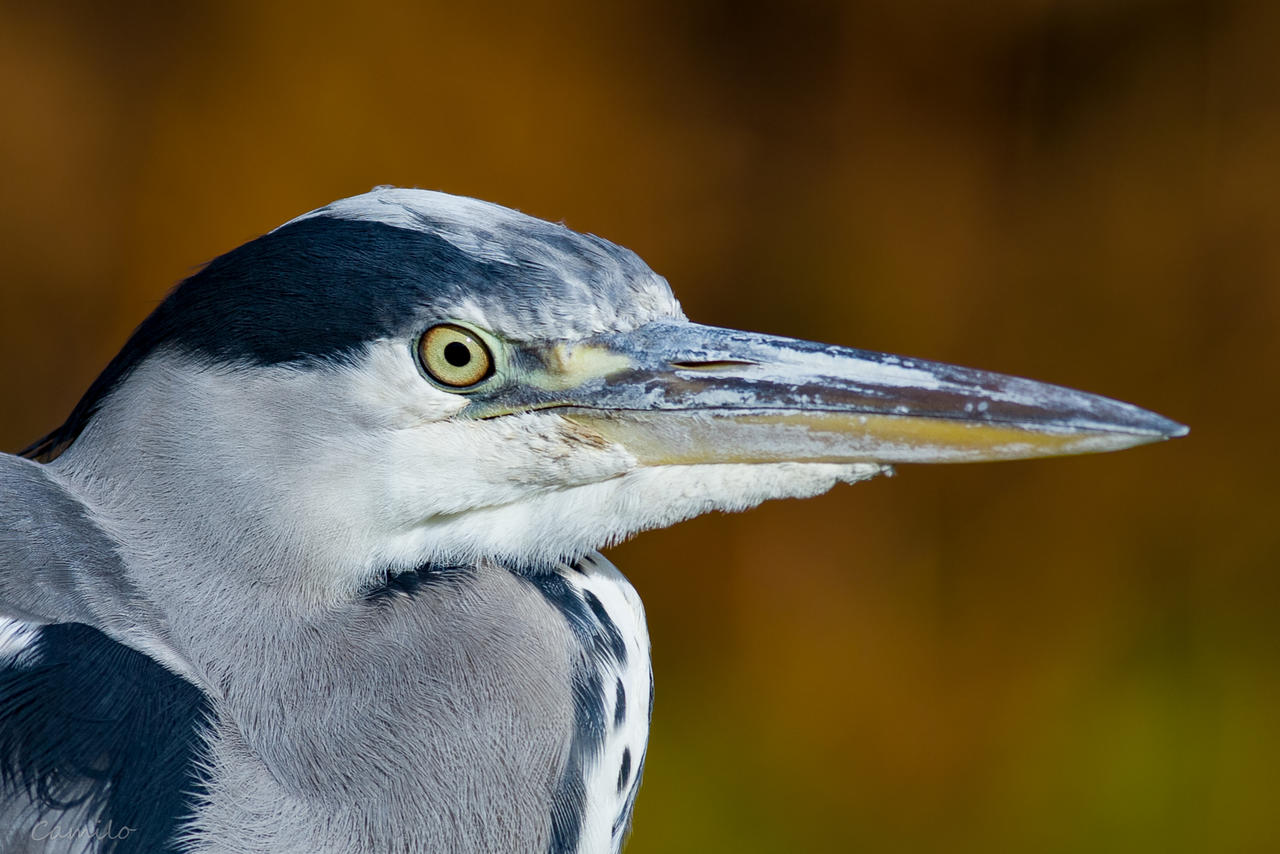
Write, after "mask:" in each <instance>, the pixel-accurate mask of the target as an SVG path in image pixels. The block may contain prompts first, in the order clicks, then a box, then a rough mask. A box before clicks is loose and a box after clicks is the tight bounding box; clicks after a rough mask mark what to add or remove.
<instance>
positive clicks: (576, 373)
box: [477, 322, 1187, 465]
mask: <svg viewBox="0 0 1280 854" xmlns="http://www.w3.org/2000/svg"><path fill="white" fill-rule="evenodd" d="M529 355H530V356H532V357H534V358H533V359H531V360H530V363H529V367H530V370H529V371H528V372H527V373H526V376H527V379H528V382H527V383H525V384H522V386H521V390H520V391H517V390H516V389H509V390H508V394H504V395H502V397H504V398H509V395H511V394H513V393H514V394H515V395H517V396H519V397H520V398H522V399H521V400H519V401H513V400H510V399H508V400H506V401H504V403H507V404H509V405H510V404H515V405H517V406H519V407H520V408H523V409H543V408H557V409H559V411H560V412H561V413H562V414H563V415H564V417H566V418H568V419H570V420H571V421H574V422H576V423H577V424H578V425H580V426H582V427H584V428H586V429H588V430H591V431H593V432H596V433H598V434H600V435H601V436H603V437H604V438H606V439H608V440H611V441H614V442H618V443H620V444H622V445H623V446H625V447H626V448H627V449H628V450H629V451H630V452H631V453H632V454H633V455H634V456H636V458H637V459H639V460H640V461H641V462H642V463H645V464H650V465H662V464H680V463H720V462H782V461H798V462H842V463H844V462H875V463H915V462H978V461H984V460H1007V459H1020V458H1030V457H1045V456H1058V455H1063V454H1083V453H1094V452H1098V451H1114V450H1119V449H1122V448H1129V447H1133V446H1135V445H1142V444H1146V443H1148V442H1155V441H1159V440H1162V439H1169V438H1172V437H1175V436H1182V435H1184V434H1186V432H1187V428H1186V427H1184V426H1182V425H1181V424H1178V423H1176V422H1174V421H1170V420H1169V419H1167V418H1164V417H1162V416H1160V415H1156V414H1155V413H1153V412H1148V411H1146V410H1144V409H1139V408H1138V407H1136V406H1131V405H1129V404H1127V403H1120V402H1118V401H1115V400H1109V399H1107V398H1105V397H1099V396H1097V395H1092V394H1086V393H1084V392H1079V391H1073V390H1071V389H1068V388H1063V387H1061V386H1055V385H1049V384H1047V383H1039V382H1033V381H1031V380H1024V379H1019V378H1017V377H1010V376H1005V375H1002V374H994V373H988V372H985V371H977V370H972V369H969V368H961V367H956V366H954V365H946V364H941V363H937V362H926V361H921V360H918V359H905V358H901V357H898V356H891V355H886V354H883V353H872V352H867V351H864V350H854V349H851V348H847V347H836V346H830V345H826V344H817V343H813V342H809V341H798V340H794V339H790V338H780V337H776V336H772V335H759V334H754V333H750V332H738V331H736V330H732V329H720V328H716V327H712V326H700V325H697V324H692V323H679V322H656V323H651V324H648V325H646V326H643V327H641V328H639V329H636V330H633V331H631V332H626V333H607V334H604V335H599V336H596V337H594V338H589V339H586V340H583V341H579V342H573V343H563V342H562V343H558V344H555V345H553V346H550V347H546V348H542V349H540V350H538V351H536V352H532V351H531V352H530V353H529ZM496 402H497V401H496V400H495V401H494V403H496ZM503 408H504V409H506V407H505V406H504V407H503ZM507 411H511V410H510V409H507ZM477 414H479V415H480V417H484V415H483V405H482V408H481V412H480V413H477ZM493 414H497V413H496V412H495V413H493Z"/></svg>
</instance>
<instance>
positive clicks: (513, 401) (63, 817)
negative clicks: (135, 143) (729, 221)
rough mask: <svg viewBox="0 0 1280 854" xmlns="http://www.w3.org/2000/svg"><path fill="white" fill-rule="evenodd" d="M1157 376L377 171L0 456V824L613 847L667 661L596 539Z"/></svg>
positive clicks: (170, 309) (421, 848)
mask: <svg viewBox="0 0 1280 854" xmlns="http://www.w3.org/2000/svg"><path fill="white" fill-rule="evenodd" d="M1183 432H1185V428H1183V427H1181V426H1180V425H1178V424H1176V423H1174V422H1172V421H1170V420H1168V419H1165V418H1163V417H1161V416H1159V415H1156V414H1154V413H1151V412H1147V411H1144V410H1142V409H1138V408H1137V407H1134V406H1130V405H1128V404H1124V403H1119V402H1116V401H1112V400H1108V399H1105V398H1101V397H1097V396H1094V395H1089V394H1084V393H1081V392H1077V391H1072V390H1068V389H1065V388H1061V387H1057V386H1051V385H1046V384H1043V383H1037V382H1032V381H1028V380H1023V379H1017V378H1012V377H1007V376H1002V375H997V374H991V373H985V372H980V371H975V370H970V369H966V368H961V367H954V366H949V365H943V364H938V363H933V362H926V361H921V360H915V359H907V358H900V357H895V356H890V355H885V354H879V353H871V352H866V351H860V350H854V349H849V348H845V347H837V346H829V345H824V344H816V343H811V342H805V341H798V340H792V339H787V338H780V337H774V336H770V335H762V334H755V333H748V332H740V331H735V330H730V329H720V328H715V327H710V326H702V325H698V324H695V323H692V322H690V321H688V320H687V319H686V318H685V316H684V314H683V312H682V311H681V308H680V306H679V304H678V302H677V301H676V300H675V298H674V297H673V296H672V293H671V290H670V288H669V287H668V285H667V283H666V282H665V281H664V280H663V279H662V278H661V277H660V276H658V275H657V274H655V273H654V272H652V271H651V270H650V269H649V268H648V267H647V266H646V265H645V264H644V263H643V262H642V261H641V260H640V259H639V258H638V257H637V256H636V255H634V254H633V253H631V252H629V251H628V250H626V249H623V248H621V247H619V246H616V245H614V244H612V243H610V242H608V241H605V240H603V239H600V238H597V237H594V236H590V235H584V234H579V233H575V232H573V231H571V230H569V229H568V228H566V227H564V226H562V225H556V224H552V223H548V222H544V221H541V220H538V219H534V218H532V217H528V216H525V215H522V214H520V213H517V212H515V211H512V210H509V209H506V208H502V207H499V206H496V205H492V204H488V203H484V202H479V201H475V200H471V199H465V198H458V197H453V196H449V195H445V194H442V193H435V192H427V191H421V190H404V189H394V188H378V189H376V190H374V191H373V192H370V193H367V194H364V195H361V196H356V197H354V198H350V199H346V200H342V201H339V202H335V203H333V204H331V205H328V206H326V207H323V208H320V209H318V210H316V211H313V212H311V213H308V214H305V215H303V216H301V217H299V218H297V219H295V220H292V221H291V222H288V223H286V224H284V225H282V226H281V227H279V228H277V229H275V230H274V231H271V232H269V233H268V234H266V235H263V236H262V237H259V238H257V239H255V240H253V241H251V242H249V243H247V244H245V245H243V246H241V247H239V248H237V249H235V250H232V251H231V252H229V253H227V254H225V255H223V256H221V257H219V258H217V259H215V260H214V261H212V262H210V263H209V264H208V265H207V266H205V267H204V268H203V269H201V270H200V271H199V272H197V273H195V274H194V275H193V276H191V277H190V278H189V279H187V280H186V281H185V282H183V283H181V284H180V285H179V286H178V287H177V288H176V289H175V290H174V291H173V292H172V293H171V294H170V295H169V296H168V297H167V298H166V299H165V300H164V301H163V302H162V303H161V304H160V305H159V306H158V307H157V308H156V309H155V311H154V312H153V313H152V314H151V315H150V316H148V317H147V318H146V319H145V320H143V322H142V323H141V325H140V326H139V327H138V329H137V331H136V332H135V333H134V334H133V336H132V337H131V338H130V339H129V341H128V342H127V343H126V344H125V346H124V348H123V349H122V350H121V352H120V353H119V355H117V356H116V357H115V358H114V359H113V360H112V361H111V362H110V364H109V365H108V366H107V367H106V369H105V370H104V371H103V373H102V374H101V375H100V376H99V377H98V379H97V380H96V381H95V382H94V383H93V384H92V386H91V387H90V388H89V390H88V392H87V393H86V394H85V395H84V397H83V398H82V399H81V401H80V402H79V404H78V405H77V406H76V407H75V409H74V410H73V411H72V413H71V415H70V416H69V417H68V419H67V420H66V422H65V423H64V424H63V425H62V426H61V427H59V428H57V429H56V430H54V431H53V432H51V433H50V434H49V435H48V436H46V437H45V438H43V439H42V440H40V441H38V442H36V443H35V444H34V445H32V446H31V447H30V448H28V449H27V450H26V451H25V452H23V454H21V455H3V456H0V615H3V616H4V617H5V618H6V622H5V624H4V634H3V636H2V639H0V641H2V642H0V652H2V653H3V658H2V659H0V796H2V800H0V805H2V806H0V812H2V814H3V817H2V819H0V848H3V850H4V851H6V852H26V851H40V852H73V851H74V852H80V851H92V852H134V851H136V852H160V851H166V852H206V854H212V852H226V854H250V852H272V854H281V852H299V854H304V852H305V854H326V852H349V851H360V852H374V854H377V853H378V852H463V851H468V852H469V851H475V852H549V854H570V852H584V854H585V853H586V852H610V851H612V852H617V851H618V850H620V848H621V846H622V844H623V841H624V838H625V836H626V833H627V829H628V826H629V823H630V817H631V812H632V807H633V804H634V801H635V797H636V792H637V789H638V787H639V784H640V779H641V774H642V770H643V765H644V758H645V745H646V740H647V732H648V725H649V717H650V713H651V708H652V700H653V682H652V676H651V671H650V666H649V641H648V635H647V632H646V628H645V620H644V612H643V609H642V606H641V603H640V600H639V597H638V596H637V595H636V592H635V591H634V589H633V588H632V587H631V585H630V584H629V583H628V582H627V580H626V579H625V578H624V577H623V575H622V574H621V573H620V572H619V571H618V570H617V569H616V568H614V567H613V566H612V565H610V563H609V562H608V561H607V560H605V559H604V558H603V557H602V556H601V555H600V554H599V553H598V552H597V550H598V549H600V548H603V547H605V546H607V545H609V544H612V543H615V542H617V541H619V540H621V539H623V538H625V537H627V536H630V535H631V534H634V533H636V532H639V531H643V530H646V529H651V528H655V527H660V526H665V525H670V524H673V523H675V522H678V521H680V520H683V519H687V518H690V517H692V516H695V515H697V514H701V513H705V512H708V511H711V510H742V509H745V508H749V507H752V506H754V505H756V504H759V503H760V502H762V501H765V500H767V499H773V498H782V497H805V496H812V495H816V494H819V493H822V492H825V491H827V490H829V489H830V488H832V487H833V486H834V485H835V484H837V483H841V482H847V483H852V482H856V481H861V480H866V479H868V478H871V477H873V476H875V475H876V474H879V473H882V472H884V471H886V470H887V467H889V466H891V465H893V464H895V463H913V462H947V461H977V460H997V459H1014V458H1026V457H1037V456H1047V455H1058V454H1074V453H1086V452H1095V451H1108V450H1115V449H1120V448H1127V447H1131V446H1134V445H1139V444H1143V443H1146V442H1152V441H1156V440H1160V439H1165V438H1169V437H1173V436H1178V435H1181V434H1182V433H1183Z"/></svg>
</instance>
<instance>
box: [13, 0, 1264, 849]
mask: <svg viewBox="0 0 1280 854" xmlns="http://www.w3.org/2000/svg"><path fill="white" fill-rule="evenodd" d="M1278 44H1280V3H1275V2H1266V0H1259V2H1243V1H1241V2H1234V0H1223V2H1216V3H1215V2H1207V0H1080V2H1053V0H984V2H982V3H967V4H960V3H941V2H936V3H935V2H924V0H905V2H904V0H873V1H872V2H843V3H842V2H795V3H790V4H777V5H764V4H756V3H730V2H717V3H703V2H687V0H671V2H651V3H647V4H643V5H638V4H637V5H629V6H623V5H621V4H618V5H614V4H601V3H587V2H581V3H575V2H536V1H535V2H527V3H524V4H520V5H518V6H514V5H513V6H505V5H487V4H484V3H480V4H471V5H470V6H468V7H466V8H462V7H461V4H456V3H438V4H437V3H400V4H395V3H372V4H367V8H365V9H363V10H362V11H360V12H358V13H354V12H351V11H348V10H347V9H346V4H340V3H334V2H330V0H313V2H310V3H306V4H294V5H282V4H275V3H263V2H256V0H255V2H245V0H232V2H228V0H221V2H217V3H211V2H204V3H158V2H157V3H151V2H141V0H123V1H122V2H113V3H100V2H88V0H86V2H83V3H57V2H54V3H43V4H36V3H30V4H23V5H21V6H20V5H19V4H17V3H6V4H4V5H3V7H0V104H3V111H4V118H3V122H2V124H0V175H2V176H3V177H2V178H0V356H2V357H3V364H4V366H5V369H4V370H3V371H2V372H0V384H2V385H0V448H3V449H5V450H9V451H12V450H16V449H17V448H19V447H21V446H22V445H23V444H25V443H26V442H27V441H28V440H30V439H32V438H34V437H36V436H38V435H39V434H41V433H42V432H43V431H45V430H46V429H48V428H50V427H52V426H54V425H55V424H57V423H58V422H59V421H60V420H61V419H62V417H63V416H64V415H65V414H66V413H67V412H68V411H69V409H70V408H71V407H72V405H73V404H74V403H75V401H76V399H77V398H78V397H79V395H80V393H81V392H82V391H83V390H84V389H85V387H86V386H87V385H88V383H89V382H90V381H91V380H92V378H93V377H94V375H95V374H96V372H97V370H98V369H99V368H100V367H101V366H102V365H103V364H105V362H106V361H107V359H109V358H110V356H111V355H112V354H113V353H114V352H115V350H116V349H117V348H118V347H119V346H120V344H121V343H122V342H123V341H124V339H125V337H126V336H127V335H128V333H129V331H130V330H131V328H132V327H133V326H134V325H135V324H136V323H138V322H139V321H140V320H141V319H142V317H143V316H144V315H145V314H146V313H147V312H148V311H149V310H150V309H151V308H152V307H153V306H155V305H156V303H157V301H158V300H159V299H160V298H161V297H162V295H163V294H164V293H165V292H166V290H167V289H168V288H169V287H170V286H171V285H172V284H173V283H175V282H176V281H178V280H179V279H180V278H182V277H183V276H185V275H187V274H188V273H189V272H190V271H192V270H193V269H194V268H195V266H196V265H198V264H200V263H202V262H204V261H206V260H208V259H210V258H212V257H213V256H215V255H217V254H219V253H221V252H223V251H226V250H228V249H230V248H232V247H233V246H235V245H237V244H238V243H240V242H242V241H244V240H246V239H248V238H251V237H253V236H255V235H257V234H259V233H261V232H263V231H265V230H267V229H270V228H272V227H273V226H275V225H277V224H279V223H280V222H282V221H284V220H286V219H288V218H290V217H292V216H294V215H296V214H298V213H301V212H303V211H306V210H308V209H310V208H313V207H316V206H318V205H321V204H323V203H325V202H328V201H330V200H332V199H334V198H337V197H341V196H346V195H351V194H355V193H359V192H362V191H364V190H367V189H369V188H370V187H372V186H373V185H375V184H381V183H394V184H401V185H411V186H412V185H416V186H422V187H429V188H438V189H444V190H448V191H451V192H455V193H464V194H467V195H474V196H479V197H482V198H486V199H490V200H493V201H497V202H501V203H503V204H506V205H510V206H513V207H517V208H520V209H522V210H524V211H526V212H529V213H532V214H535V215H538V216H542V217H546V218H549V219H555V220H564V221H565V222H566V223H567V224H568V225H570V226H571V227H573V228H576V229H579V230H585V231H591V232H595V233H598V234H601V235H603V236H606V237H608V238H611V239H613V240H615V241H617V242H620V243H622V244H624V245H627V246H630V247H631V248H633V249H635V250H636V251H638V252H639V253H640V254H641V255H642V256H643V257H644V258H646V259H647V260H648V261H649V263H650V264H651V265H652V266H653V267H654V268H655V269H656V270H658V271H659V272H660V273H662V274H664V275H666V276H667V278H668V279H669V280H670V282H671V283H672V285H673V287H674V288H675V290H676V293H677V294H678V295H679V296H680V297H681V298H682V300H683V303H684V306H685V308H686V310H687V312H688V314H689V315H690V316H691V317H692V318H693V319H695V320H699V321H703V322H711V323H716V324H720V325H732V326H739V327H743V328H747V329H753V330H761V331H767V332H775V333H780V334H787V335H795V336H800V337H806V338H814V339H819V340H826V341H832V342H838V343H843V344H850V345H855V346H860V347H866V348H873V349H882V350H889V351H894V352H900V353H907V354H910V355H915V356H921V357H928V358H934V359H941V360H946V361H953V362H959V363H963V364H967V365H972V366H975V367H981V368H988V369H994V370H1000V371H1004V372H1009V373H1016V374H1023V375H1026V376H1031V377H1034V378H1037V379H1043V380H1049V381H1053V382H1058V383H1063V384H1066V385H1070V386H1075V387H1079V388H1082V389H1086V390H1090V391H1095V392H1100V393H1103V394H1108V395H1111V396H1114V397H1119V398H1121V399H1124V400H1131V401H1134V402H1137V403H1139V404H1141V405H1143V406H1146V407H1149V408H1152V409H1155V410H1158V411H1160V412H1162V413H1164V414H1166V415H1169V416H1171V417H1174V418H1176V419H1178V420H1181V421H1184V422H1185V423H1188V424H1190V425H1191V426H1192V428H1193V432H1192V434H1191V435H1190V437H1189V438H1186V439H1182V440H1179V441H1177V442H1174V443H1169V444H1163V445H1160V446H1155V447H1147V448H1142V449H1138V450H1134V451H1129V452H1125V453H1122V454H1117V455H1110V456H1101V457H1088V458H1076V459H1067V460H1050V461H1044V462H1028V463H1006V464H1000V465H991V466H974V467H970V466H954V467H938V468H928V467H916V468H912V467H903V468H902V469H901V470H900V472H899V476H898V477H896V478H894V479H892V480H880V481H877V482H873V483H869V484H864V485H860V486H857V487H854V488H841V489H838V490H836V491H835V492H834V493H832V494H830V495H827V496H825V497H823V498H820V499H815V500H811V501H806V502H782V503H775V504H772V505H766V506H765V507H763V508H760V509H758V510H756V511H753V512H752V513H750V514H746V515H740V516H712V517H706V518H703V519H698V520H695V521H693V522H689V523H686V524H684V525H681V526H678V527H676V528H674V529H672V530H669V531H663V532H656V533H651V534H647V535H645V536H643V537H641V538H639V539H638V540H636V541H634V542H632V543H629V544H627V545H625V546H623V547H620V548H617V549H615V550H613V552H612V557H613V558H614V559H615V561H617V562H618V563H619V564H621V565H622V566H623V568H624V569H625V570H626V571H627V572H628V574H629V575H630V576H631V578H632V579H633V581H634V582H635V584H636V586H637V588H639V590H640V592H641V594H642V595H643V596H644V598H645V601H646V603H647V605H648V609H649V621H650V627H651V630H652V634H653V639H654V660H655V665H656V669H657V708H656V711H655V715H656V716H655V719H654V725H653V737H652V744H651V749H650V753H649V765H648V769H647V775H646V782H645V786H644V789H643V791H642V794H641V797H640V801H639V805H638V808H637V813H636V824H635V828H636V829H635V834H634V836H633V839H632V843H631V845H630V847H629V849H628V850H629V851H630V852H631V854H651V853H652V852H686V851H708V852H711V851H733V852H757V851H759V852H764V851H771V852H777V851H813V852H825V851H850V850H858V851H869V852H899V851H901V852H934V851H947V852H1027V851H1036V852H1080V851H1124V852H1133V851H1159V852H1183V851H1186V852H1209V851H1212V852H1219V851H1277V850H1280V818H1278V816H1280V679H1278V678H1277V667H1280V627H1278V626H1277V605H1278V604H1280V599H1278V596H1277V594H1278V593H1280V573H1277V561H1278V559H1280V520H1278V519H1277V517H1278V515H1280V514H1278V513H1277V510H1278V509H1280V506H1278V505H1280V501H1278V500H1277V490H1276V476H1277V474H1278V473H1280V472H1278V471H1277V469H1278V468H1280V466H1278V465H1277V462H1278V455H1277V453H1276V444H1275V443H1276V440H1277V428H1280V414H1278V412H1277V410H1278V408H1280V406H1278V404H1277V391H1278V389H1277V368H1278V367H1280V340H1278V339H1280V334H1278V333H1280V286H1278V283H1280V276H1278V274H1280V216H1278V212H1280V59H1278V58H1277V51H1278V48H1277V45H1278Z"/></svg>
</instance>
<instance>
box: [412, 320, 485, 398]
mask: <svg viewBox="0 0 1280 854" xmlns="http://www.w3.org/2000/svg"><path fill="white" fill-rule="evenodd" d="M418 359H419V360H420V361H421V362H422V367H423V369H424V370H425V371H426V372H427V373H428V374H430V376H431V378H432V379H433V380H435V381H436V382H438V383H440V384H441V385H445V386H449V387H450V388H466V387H467V386H473V385H475V384H476V383H478V382H480V381H481V380H482V379H484V378H485V377H487V376H489V374H491V373H492V372H493V357H492V356H490V355H489V348H488V347H486V346H485V345H484V344H483V343H482V342H481V341H480V339H479V338H477V337H476V336H475V335H474V334H472V333H471V332H468V331H467V330H465V329H463V328H462V327H461V326H452V325H448V324H446V325H442V326H433V327H431V328H430V329H428V330H427V331H426V332H424V333H423V335H422V338H421V339H420V340H419V341H418Z"/></svg>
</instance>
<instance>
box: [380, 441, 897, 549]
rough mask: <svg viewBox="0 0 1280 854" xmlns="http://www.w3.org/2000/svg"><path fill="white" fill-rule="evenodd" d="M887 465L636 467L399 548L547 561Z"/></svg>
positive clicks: (493, 511) (472, 518)
mask: <svg viewBox="0 0 1280 854" xmlns="http://www.w3.org/2000/svg"><path fill="white" fill-rule="evenodd" d="M888 471H889V467H888V466H884V465H880V464H876V463H798V462H779V463H711V464H692V465H652V466H647V465H640V466H637V467H636V468H634V469H632V470H631V471H629V472H627V473H626V474H623V475H621V476H618V477H612V478H608V479H605V480H601V481H597V482H594V483H587V484H579V485H575V486H570V487H565V488H563V489H558V490H553V491H547V492H542V493H539V494H534V495H529V496H526V497H525V498H524V499H523V500H521V501H518V502H512V503H509V504H501V505H495V506H491V507H480V508H475V509H472V510H469V511H467V512H465V513H457V514H449V515H448V516H442V517H434V518H430V519H427V520H424V521H423V522H422V523H421V524H420V525H418V526H416V527H415V528H414V530H413V531H412V532H410V533H409V534H407V535H406V536H405V538H404V539H403V540H402V541H401V543H400V545H399V549H398V551H401V554H402V555H404V556H405V557H406V560H405V561H404V562H406V563H412V562H414V561H418V562H421V563H438V564H470V563H475V562H477V561H484V560H491V561H496V562H498V563H502V564H504V565H507V566H513V567H516V566H519V567H530V568H538V567H546V566H549V565H555V564H557V563H559V562H561V561H566V560H573V559H575V558H577V557H580V556H582V555H584V554H587V553H590V552H593V551H596V550H599V549H602V548H606V547H608V546H611V545H615V544H617V543H619V542H621V541H623V540H625V539H627V538H628V537H630V536H632V535H634V534H638V533H640V532H642V531H647V530H652V529H655V528H663V527H666V526H668V525H673V524H675V523H677V522H681V521H684V520H685V519H690V518H692V517H694V516H698V515H701V514H703V513H708V512H711V511H717V510H718V511H721V512H736V511H740V510H746V509H749V508H751V507H755V506H756V505H758V504H760V503H762V502H764V501H768V500H770V499H774V498H808V497H811V496H814V495H820V494H821V493H824V492H826V491H828V490H830V489H831V488H832V487H834V486H836V485H837V484H840V483H856V482H858V481H863V480H869V479H870V478H873V477H875V476H876V475H878V474H883V473H886V472H888ZM410 556H411V557H410Z"/></svg>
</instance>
